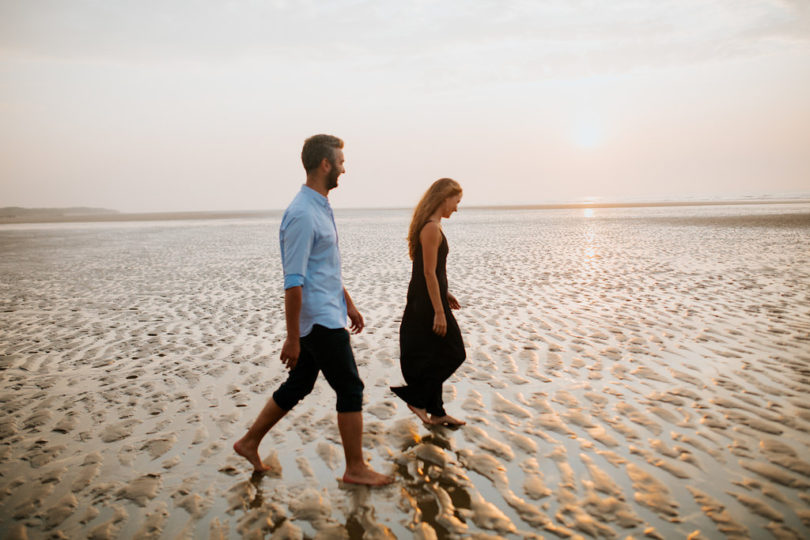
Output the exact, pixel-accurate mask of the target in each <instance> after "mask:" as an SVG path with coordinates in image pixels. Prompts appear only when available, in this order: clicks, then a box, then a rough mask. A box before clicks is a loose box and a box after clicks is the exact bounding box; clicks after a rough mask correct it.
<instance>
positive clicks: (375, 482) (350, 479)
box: [343, 465, 394, 486]
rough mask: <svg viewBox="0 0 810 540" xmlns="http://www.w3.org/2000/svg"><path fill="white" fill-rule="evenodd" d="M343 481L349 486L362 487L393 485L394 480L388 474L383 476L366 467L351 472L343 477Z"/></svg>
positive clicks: (347, 470) (348, 471)
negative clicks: (356, 485) (357, 485)
mask: <svg viewBox="0 0 810 540" xmlns="http://www.w3.org/2000/svg"><path fill="white" fill-rule="evenodd" d="M343 481H344V482H346V483H347V484H359V485H362V486H387V485H388V484H390V483H392V482H393V481H394V479H393V478H392V477H390V476H388V475H386V474H381V473H378V472H377V471H375V470H374V469H372V468H371V467H369V466H367V465H364V466H363V467H358V468H357V469H353V470H351V471H350V470H349V469H346V472H345V473H344V475H343Z"/></svg>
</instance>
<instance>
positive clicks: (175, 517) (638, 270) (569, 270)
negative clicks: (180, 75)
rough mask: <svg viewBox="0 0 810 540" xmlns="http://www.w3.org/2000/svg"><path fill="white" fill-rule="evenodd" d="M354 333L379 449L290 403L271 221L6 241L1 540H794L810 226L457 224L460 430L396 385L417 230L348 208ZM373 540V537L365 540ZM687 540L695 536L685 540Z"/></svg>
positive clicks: (123, 228) (807, 501)
mask: <svg viewBox="0 0 810 540" xmlns="http://www.w3.org/2000/svg"><path fill="white" fill-rule="evenodd" d="M336 214H337V218H338V228H339V232H340V241H341V248H342V256H343V261H344V269H343V273H344V280H345V282H346V286H347V289H348V290H349V292H350V293H351V294H352V297H353V298H354V300H355V303H356V304H357V305H358V307H359V308H360V310H361V311H362V312H363V314H364V316H365V319H366V324H367V327H366V330H365V331H364V332H363V333H362V334H360V335H357V336H354V337H353V345H354V350H355V356H356V358H357V362H358V366H359V369H360V373H361V376H362V377H363V379H364V381H365V384H366V396H365V400H366V403H365V411H366V412H365V422H366V436H365V447H366V453H367V456H368V457H369V458H370V460H371V463H372V465H373V466H374V467H375V468H377V469H378V470H383V471H390V472H393V473H394V474H395V475H396V478H397V482H396V484H395V485H393V486H391V487H387V488H383V489H378V490H368V489H366V488H352V487H348V486H345V485H342V484H341V483H340V482H338V481H337V478H339V477H340V476H341V475H342V462H343V458H342V449H341V447H340V439H339V435H338V432H337V426H336V422H335V415H334V396H333V393H332V391H331V389H330V388H329V387H328V385H327V384H326V383H325V381H323V380H319V382H318V384H317V385H316V388H315V390H314V392H313V395H311V396H309V397H308V398H307V399H306V400H304V401H303V402H302V403H301V404H300V405H299V406H298V407H296V408H295V409H294V410H293V411H292V412H291V413H290V414H289V415H288V416H287V417H286V418H284V419H283V420H282V421H281V423H280V424H279V425H278V426H277V427H276V428H275V429H274V430H273V431H272V432H271V433H270V434H269V435H268V437H267V438H266V439H265V441H264V443H263V445H262V456H263V457H265V456H266V457H267V462H268V463H272V464H273V466H274V469H273V471H271V473H270V474H268V475H265V476H263V477H259V478H253V477H251V474H250V471H249V466H248V464H247V462H245V461H244V460H241V459H239V458H237V457H236V456H235V455H233V452H232V450H231V444H232V443H233V441H234V440H235V439H236V438H237V437H238V436H240V435H241V434H242V432H243V431H244V429H245V428H246V426H247V425H249V423H250V422H252V420H253V419H254V417H255V415H256V414H257V413H258V411H259V409H260V408H261V406H262V405H263V404H264V402H265V400H266V399H267V397H268V396H269V395H270V394H271V393H272V391H273V390H274V388H275V387H276V386H277V385H278V384H279V383H280V382H281V381H282V380H283V379H284V377H285V372H284V370H283V369H282V367H281V364H280V363H279V362H278V360H277V356H278V352H279V349H280V345H281V341H282V339H283V337H284V318H283V305H282V291H281V270H280V263H279V254H278V239H277V235H278V220H277V219H264V220H230V221H198V222H155V223H138V224H131V225H127V224H120V223H119V224H114V225H110V224H93V225H81V224H69V225H48V226H31V227H25V226H20V225H17V226H14V227H5V228H4V227H0V290H2V295H1V296H0V314H2V333H0V411H2V414H1V415H0V458H2V459H0V506H1V507H2V508H1V509H0V530H3V531H5V535H6V536H9V537H22V536H23V535H25V534H27V536H28V537H29V538H41V537H46V536H56V535H58V534H59V533H63V534H64V535H65V536H67V537H70V538H73V537H82V536H88V535H89V536H93V537H94V538H141V537H156V538H157V537H176V536H192V537H212V538H241V537H253V536H256V537H261V536H262V535H264V536H268V535H269V533H271V532H272V533H274V534H276V535H278V537H290V538H296V537H301V536H302V535H303V537H309V538H314V537H315V536H316V535H320V536H319V537H323V538H332V537H334V538H342V537H350V538H361V537H367V538H386V537H390V536H395V537H398V538H411V537H414V536H417V537H424V538H432V537H434V535H435V536H437V537H439V538H453V537H468V536H473V535H481V536H480V537H482V538H484V537H486V536H484V535H485V534H489V535H494V536H502V537H506V538H520V537H533V536H534V535H538V536H543V537H547V538H557V537H560V538H566V537H571V536H578V535H580V536H583V537H606V538H614V537H627V536H633V537H642V536H648V537H652V538H657V537H660V538H673V537H688V536H689V537H691V538H723V537H733V538H736V537H751V538H768V537H771V536H773V537H776V538H806V537H808V536H810V495H809V493H810V489H808V488H810V459H808V457H807V456H808V455H810V452H808V446H810V398H808V396H809V395H810V308H809V307H808V306H810V207H808V206H806V205H778V206H777V205H763V206H746V207H736V206H727V207H701V208H691V207H679V208H654V209H644V208H634V209H624V210H622V209H610V210H606V209H596V210H593V211H592V212H588V213H586V212H583V211H582V210H577V211H571V210H543V211H540V210H509V211H507V210H473V209H470V210H465V209H462V211H461V212H460V213H459V214H457V215H454V216H453V218H452V219H450V220H449V221H447V222H445V225H444V230H445V234H446V235H447V237H448V240H449V243H450V255H449V258H448V276H449V279H450V288H451V291H453V292H454V293H455V295H456V296H457V297H458V298H459V300H460V302H461V304H462V306H463V308H462V309H461V310H460V311H459V312H457V318H458V321H459V325H460V326H461V328H462V332H463V334H464V338H465V342H466V344H467V353H468V359H467V361H466V363H465V364H464V365H463V366H462V367H461V368H460V369H459V371H458V372H457V373H456V375H454V376H453V378H451V380H450V381H449V384H447V385H446V396H445V397H446V403H447V408H448V411H449V412H450V413H451V414H454V415H456V416H462V417H464V418H466V419H467V421H468V425H467V426H465V427H463V428H460V429H457V430H450V429H447V428H432V429H428V428H427V427H425V426H423V425H421V424H420V423H418V421H417V420H416V418H415V417H413V415H411V414H410V413H409V411H408V410H407V408H406V407H404V405H403V404H402V403H401V402H399V401H398V400H397V399H396V398H395V396H393V394H391V393H390V391H389V390H388V386H389V385H395V384H398V383H399V382H400V381H401V375H400V373H399V365H398V324H399V317H400V315H401V312H402V309H403V307H404V299H405V291H406V289H407V282H408V279H409V274H410V261H409V260H408V258H407V248H406V245H405V235H406V229H407V223H408V218H409V215H408V212H406V211H395V210H391V211H351V212H349V211H340V210H338V211H336ZM364 535H365V536H364ZM690 535H691V536H690Z"/></svg>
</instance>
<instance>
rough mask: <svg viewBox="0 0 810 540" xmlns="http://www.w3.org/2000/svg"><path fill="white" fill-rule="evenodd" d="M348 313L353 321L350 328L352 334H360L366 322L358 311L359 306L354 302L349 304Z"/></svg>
mask: <svg viewBox="0 0 810 540" xmlns="http://www.w3.org/2000/svg"><path fill="white" fill-rule="evenodd" d="M346 312H347V314H348V315H349V321H351V325H350V326H349V328H350V329H351V331H352V334H359V333H360V332H362V331H363V328H365V326H366V323H365V321H363V316H362V315H360V312H359V311H357V308H356V307H354V304H352V305H350V306H348V308H347V309H346Z"/></svg>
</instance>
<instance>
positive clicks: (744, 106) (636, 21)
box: [0, 0, 810, 212]
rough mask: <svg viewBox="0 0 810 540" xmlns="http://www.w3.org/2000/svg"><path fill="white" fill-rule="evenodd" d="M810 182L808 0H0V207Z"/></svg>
mask: <svg viewBox="0 0 810 540" xmlns="http://www.w3.org/2000/svg"><path fill="white" fill-rule="evenodd" d="M315 133H331V134H334V135H337V136H339V137H341V138H343V139H344V140H345V142H346V147H345V149H344V151H345V156H346V169H347V174H346V175H344V176H343V177H341V180H340V187H339V188H338V189H337V190H335V191H334V192H333V193H332V194H331V196H330V198H331V199H332V203H333V205H335V206H336V207H369V206H377V207H409V206H412V205H413V204H415V203H416V201H417V200H418V198H419V196H420V195H421V193H422V192H423V191H424V190H425V189H426V188H427V186H428V185H429V184H430V183H431V182H432V181H434V180H436V179H437V178H440V177H442V176H450V177H452V178H455V179H456V180H458V181H459V182H460V183H461V184H462V186H463V187H464V190H465V193H464V201H463V204H469V205H481V204H486V205H489V204H515V203H519V204H529V203H538V204H541V203H548V202H574V201H582V200H603V201H616V200H626V199H633V200H660V199H665V198H666V199H673V198H674V199H683V198H710V197H718V196H719V197H738V196H757V195H780V194H796V193H808V192H810V1H808V0H611V1H585V0H582V1H576V0H548V1H510V0H492V1H483V0H480V1H479V0H446V1H442V0H434V1H430V0H419V1H408V0H398V1H396V2H393V1H390V2H388V1H376V2H374V1H361V0H337V1H336V0H330V1H329V2H317V1H314V0H309V1H300V2H295V1H284V0H277V1H264V2H263V1H258V0H253V1H247V0H235V1H213V0H199V1H193V2H192V1H190V0H184V1H171V0H161V1H148V0H147V1H137V2H134V1H124V0H104V1H98V0H94V1H88V0H71V1H64V0H0V206H27V207H63V206H97V207H106V208H113V209H117V210H121V211H130V212H145V211H172V210H178V211H183V210H249V209H277V208H283V207H285V206H286V205H287V203H288V202H289V201H290V199H291V198H292V196H293V195H294V193H295V192H296V191H297V190H298V189H299V186H300V185H301V183H302V182H303V180H304V171H303V168H302V166H301V162H300V151H301V145H302V143H303V141H304V139H305V138H306V137H307V136H309V135H312V134H315Z"/></svg>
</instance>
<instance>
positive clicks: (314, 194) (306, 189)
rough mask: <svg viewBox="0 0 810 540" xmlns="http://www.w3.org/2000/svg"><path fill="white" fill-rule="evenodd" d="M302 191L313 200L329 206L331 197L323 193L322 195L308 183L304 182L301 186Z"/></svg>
mask: <svg viewBox="0 0 810 540" xmlns="http://www.w3.org/2000/svg"><path fill="white" fill-rule="evenodd" d="M301 193H303V194H304V195H305V196H307V197H309V198H310V199H312V200H313V201H317V202H318V203H320V204H321V205H322V206H325V207H327V208H329V199H327V198H326V197H324V196H323V195H321V194H320V193H318V192H317V191H315V190H314V189H312V188H311V187H309V186H308V185H306V184H304V185H302V186H301Z"/></svg>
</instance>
